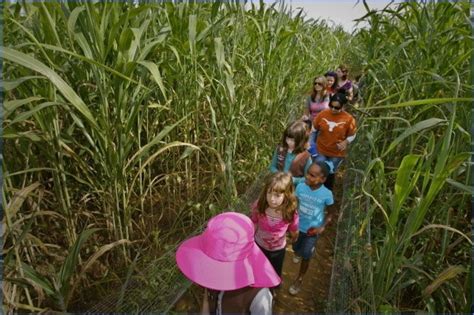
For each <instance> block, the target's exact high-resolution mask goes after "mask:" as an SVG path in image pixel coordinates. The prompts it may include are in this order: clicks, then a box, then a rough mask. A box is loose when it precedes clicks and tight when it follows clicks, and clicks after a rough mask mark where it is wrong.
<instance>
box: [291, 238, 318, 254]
mask: <svg viewBox="0 0 474 315" xmlns="http://www.w3.org/2000/svg"><path fill="white" fill-rule="evenodd" d="M317 239H318V235H314V236H308V235H307V234H306V233H303V232H301V231H300V233H299V235H298V239H297V240H296V243H294V244H293V251H294V252H295V253H296V255H298V256H301V257H302V258H303V259H304V260H310V259H311V256H312V255H313V247H314V246H315V245H316V241H317Z"/></svg>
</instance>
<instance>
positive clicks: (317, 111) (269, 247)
mask: <svg viewBox="0 0 474 315" xmlns="http://www.w3.org/2000/svg"><path fill="white" fill-rule="evenodd" d="M347 74H348V70H347V68H346V67H345V66H343V65H341V66H339V67H338V68H337V69H336V71H335V72H331V71H329V72H327V73H326V74H325V75H324V76H317V77H316V78H315V79H314V81H313V88H312V92H311V95H310V96H309V97H308V99H307V102H306V106H305V111H304V114H303V115H302V117H301V118H300V119H298V120H297V121H295V122H292V123H290V124H289V125H288V127H287V128H286V129H285V131H284V132H283V135H282V138H281V141H280V143H279V144H278V145H277V147H276V149H275V151H274V154H273V158H272V162H271V166H270V170H271V173H272V174H271V175H270V176H269V177H268V178H267V180H266V182H265V185H264V187H263V189H262V191H261V193H260V196H259V198H258V200H256V201H255V202H254V203H253V204H252V205H251V211H250V218H249V217H247V216H245V215H242V214H238V213H234V212H226V213H222V214H220V215H217V216H215V217H214V218H212V219H211V220H210V221H209V222H208V224H207V228H206V230H205V231H204V233H203V234H201V235H199V236H196V237H194V238H191V239H189V240H186V241H185V242H183V243H182V244H181V245H180V247H179V248H178V251H177V254H176V260H177V263H178V267H179V268H180V269H181V271H182V272H183V273H184V274H185V275H186V276H187V277H188V278H189V279H191V280H192V281H194V282H196V283H198V284H200V285H201V286H203V287H204V288H206V290H205V296H204V298H203V312H204V313H206V312H216V313H218V314H219V313H226V312H239V313H241V312H243V313H249V312H250V313H259V314H270V313H271V309H272V300H273V298H274V296H275V294H276V292H277V290H276V289H277V288H279V285H280V283H281V275H282V268H283V261H284V258H285V252H286V245H287V243H286V242H287V239H286V234H287V232H288V233H289V236H290V241H291V243H292V248H293V251H294V257H293V262H294V263H300V267H299V273H298V276H297V278H296V279H295V280H294V281H293V283H292V285H291V286H290V288H289V293H290V294H292V295H296V294H298V293H299V292H300V290H301V285H302V281H303V277H304V275H305V273H306V272H307V270H308V266H309V261H310V259H311V257H312V255H313V252H314V251H315V245H316V241H317V239H318V237H319V235H320V234H321V233H322V232H323V231H324V229H325V227H326V226H327V224H329V223H330V222H331V221H332V216H333V214H332V212H333V211H331V209H330V208H327V207H328V206H331V205H333V204H334V197H333V193H332V188H333V184H334V174H335V172H336V170H337V169H338V167H339V165H340V163H341V162H342V161H343V159H344V157H345V156H346V152H347V148H348V145H349V143H351V142H352V141H353V140H354V138H355V133H356V123H355V119H354V117H353V116H352V115H351V114H349V113H348V112H346V111H345V110H344V106H345V105H346V104H347V103H348V102H349V101H350V100H351V99H352V98H353V87H352V82H351V81H350V80H348V79H347ZM325 211H327V212H328V215H326V214H325Z"/></svg>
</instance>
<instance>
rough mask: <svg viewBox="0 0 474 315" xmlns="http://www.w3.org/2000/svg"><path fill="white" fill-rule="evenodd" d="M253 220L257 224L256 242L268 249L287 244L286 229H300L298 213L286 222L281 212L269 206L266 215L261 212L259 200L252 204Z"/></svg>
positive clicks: (278, 247)
mask: <svg viewBox="0 0 474 315" xmlns="http://www.w3.org/2000/svg"><path fill="white" fill-rule="evenodd" d="M250 218H251V219H252V222H253V223H254V224H255V242H257V244H258V245H260V246H261V247H263V248H265V249H266V250H270V251H273V250H279V249H282V248H285V246H286V231H291V232H296V231H298V213H297V212H296V211H295V214H294V215H293V220H292V221H291V222H286V221H285V220H283V217H282V215H281V213H278V212H275V211H274V210H273V209H270V208H268V209H267V210H265V215H262V214H259V213H258V210H257V202H255V203H254V204H253V205H252V214H251V217H250Z"/></svg>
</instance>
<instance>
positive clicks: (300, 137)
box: [280, 121, 308, 154]
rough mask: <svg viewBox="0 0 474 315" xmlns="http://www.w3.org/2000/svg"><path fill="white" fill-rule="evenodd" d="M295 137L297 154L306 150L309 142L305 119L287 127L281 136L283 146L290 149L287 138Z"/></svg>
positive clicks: (295, 151)
mask: <svg viewBox="0 0 474 315" xmlns="http://www.w3.org/2000/svg"><path fill="white" fill-rule="evenodd" d="M287 137H289V138H293V139H295V150H294V151H293V152H294V153H295V154H298V153H301V152H303V151H304V150H306V147H305V146H306V142H308V135H307V134H306V124H305V123H304V122H303V121H295V122H292V123H291V124H289V125H288V127H286V129H285V131H284V132H283V136H282V138H281V144H280V145H281V147H283V149H285V150H288V145H287V144H286V138H287Z"/></svg>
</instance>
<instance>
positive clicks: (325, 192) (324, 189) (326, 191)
mask: <svg viewBox="0 0 474 315" xmlns="http://www.w3.org/2000/svg"><path fill="white" fill-rule="evenodd" d="M319 192H320V193H321V194H322V195H324V196H326V197H331V198H332V197H333V193H332V191H331V190H330V189H329V188H327V187H326V186H324V185H322V186H321V188H319Z"/></svg>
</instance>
